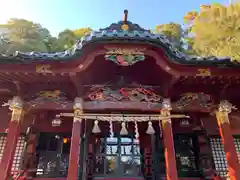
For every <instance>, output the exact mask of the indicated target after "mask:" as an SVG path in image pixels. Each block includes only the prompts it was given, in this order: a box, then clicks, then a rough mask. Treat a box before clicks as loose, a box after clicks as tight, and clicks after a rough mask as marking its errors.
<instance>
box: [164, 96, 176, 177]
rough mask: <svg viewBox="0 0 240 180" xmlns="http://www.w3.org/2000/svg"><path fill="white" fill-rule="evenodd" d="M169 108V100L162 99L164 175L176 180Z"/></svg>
mask: <svg viewBox="0 0 240 180" xmlns="http://www.w3.org/2000/svg"><path fill="white" fill-rule="evenodd" d="M171 110H172V108H171V102H170V100H169V99H164V101H163V105H162V110H161V115H162V116H163V119H162V131H163V141H164V149H165V162H166V177H167V180H178V173H177V165H176V158H175V149H174V141H173V133H172V123H171V118H170V115H171V113H170V111H171ZM164 117H165V118H164Z"/></svg>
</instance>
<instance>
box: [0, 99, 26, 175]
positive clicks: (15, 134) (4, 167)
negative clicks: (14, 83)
mask: <svg viewBox="0 0 240 180" xmlns="http://www.w3.org/2000/svg"><path fill="white" fill-rule="evenodd" d="M9 109H10V110H11V111H12V117H11V120H10V122H9V124H8V134H7V138H6V144H5V147H4V151H3V157H2V160H1V164H0V176H1V180H8V179H9V177H10V175H11V168H12V163H13V158H14V155H15V149H16V145H17V141H18V138H19V135H20V128H21V120H22V118H23V114H24V111H23V101H22V100H21V98H20V97H18V96H15V97H13V99H12V100H11V101H10V102H9Z"/></svg>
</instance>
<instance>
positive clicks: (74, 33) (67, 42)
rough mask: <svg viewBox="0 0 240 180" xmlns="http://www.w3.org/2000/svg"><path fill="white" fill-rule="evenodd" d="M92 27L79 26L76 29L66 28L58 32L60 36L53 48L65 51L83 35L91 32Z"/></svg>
mask: <svg viewBox="0 0 240 180" xmlns="http://www.w3.org/2000/svg"><path fill="white" fill-rule="evenodd" d="M91 32H92V29H91V28H79V29H76V30H70V29H65V30H64V31H62V32H60V33H59V34H58V38H57V40H56V42H55V43H54V45H53V49H54V50H56V51H64V50H66V49H69V48H71V47H72V46H73V45H74V44H75V43H76V41H77V40H79V39H81V37H83V36H85V35H87V34H90V33H91Z"/></svg>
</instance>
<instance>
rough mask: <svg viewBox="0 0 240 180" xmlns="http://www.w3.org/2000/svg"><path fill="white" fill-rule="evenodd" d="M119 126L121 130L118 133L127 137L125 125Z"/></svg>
mask: <svg viewBox="0 0 240 180" xmlns="http://www.w3.org/2000/svg"><path fill="white" fill-rule="evenodd" d="M121 126H122V129H121V131H120V135H128V131H127V128H126V123H125V122H122V124H121Z"/></svg>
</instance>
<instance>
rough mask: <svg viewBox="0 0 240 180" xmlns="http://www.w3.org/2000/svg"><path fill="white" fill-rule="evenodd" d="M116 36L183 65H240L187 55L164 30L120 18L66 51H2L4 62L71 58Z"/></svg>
mask: <svg viewBox="0 0 240 180" xmlns="http://www.w3.org/2000/svg"><path fill="white" fill-rule="evenodd" d="M123 25H127V26H128V29H127V30H123ZM112 40H116V41H119V42H121V41H122V42H123V40H124V42H125V41H126V40H128V41H129V42H135V43H140V44H143V43H144V44H148V43H150V44H152V45H154V46H156V47H159V48H161V49H163V51H164V53H165V54H166V56H167V57H168V59H169V60H170V61H172V62H173V63H175V64H182V65H201V66H203V65H206V66H220V67H240V63H237V62H235V61H231V58H229V57H224V58H218V57H199V56H190V55H186V54H184V53H183V52H180V51H179V50H177V49H176V48H174V46H173V45H172V44H171V43H170V41H169V40H168V39H167V37H166V36H164V35H162V34H155V33H151V32H150V31H149V30H146V29H143V28H142V27H140V26H139V25H138V24H133V23H132V22H130V21H125V22H124V21H119V22H118V23H113V24H111V25H110V26H109V27H106V28H104V29H100V30H99V31H93V32H91V34H89V35H86V36H84V37H82V38H81V40H79V41H77V42H76V44H75V45H74V46H73V47H72V48H71V49H68V50H66V51H64V52H55V53H41V52H27V53H25V52H16V53H15V54H14V55H10V56H9V55H5V54H0V64H3V63H4V64H12V63H17V64H25V63H31V62H36V61H37V62H39V61H44V62H46V61H70V60H74V59H76V58H79V57H81V56H82V54H83V49H84V47H85V46H86V45H88V44H92V43H110V42H111V41H112Z"/></svg>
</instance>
